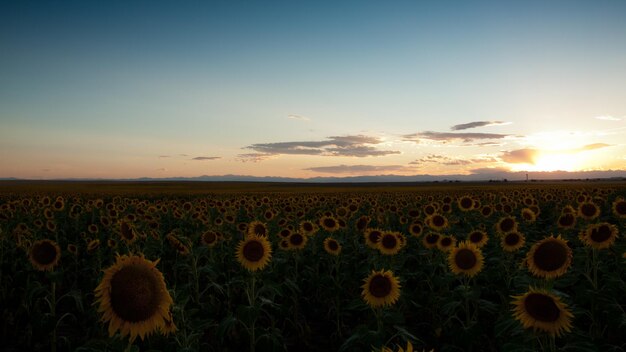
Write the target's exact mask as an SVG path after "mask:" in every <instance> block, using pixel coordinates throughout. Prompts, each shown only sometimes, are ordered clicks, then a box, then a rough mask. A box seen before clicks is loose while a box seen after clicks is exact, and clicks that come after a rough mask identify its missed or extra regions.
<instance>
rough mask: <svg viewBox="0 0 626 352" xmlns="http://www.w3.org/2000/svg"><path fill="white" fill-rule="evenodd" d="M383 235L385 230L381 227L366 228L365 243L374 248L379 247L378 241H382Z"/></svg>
mask: <svg viewBox="0 0 626 352" xmlns="http://www.w3.org/2000/svg"><path fill="white" fill-rule="evenodd" d="M382 235H383V232H382V231H381V230H380V229H372V228H368V229H366V230H365V233H364V234H363V236H364V237H365V244H366V245H367V246H368V247H370V248H372V249H378V241H380V238H381V237H382Z"/></svg>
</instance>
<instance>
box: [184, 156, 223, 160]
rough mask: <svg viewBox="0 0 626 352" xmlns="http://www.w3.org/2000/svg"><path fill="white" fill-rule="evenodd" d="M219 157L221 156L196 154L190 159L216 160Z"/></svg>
mask: <svg viewBox="0 0 626 352" xmlns="http://www.w3.org/2000/svg"><path fill="white" fill-rule="evenodd" d="M221 158H222V157H220V156H197V157H195V158H192V159H191V160H217V159H221Z"/></svg>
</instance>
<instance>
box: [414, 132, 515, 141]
mask: <svg viewBox="0 0 626 352" xmlns="http://www.w3.org/2000/svg"><path fill="white" fill-rule="evenodd" d="M508 136H509V135H508V134H499V133H465V132H463V133H454V132H433V131H426V132H418V133H413V134H406V135H404V136H402V137H403V138H404V140H405V141H413V142H419V141H420V140H431V141H438V142H444V143H447V142H452V141H463V142H472V141H474V140H477V139H480V140H484V139H502V138H505V137H508Z"/></svg>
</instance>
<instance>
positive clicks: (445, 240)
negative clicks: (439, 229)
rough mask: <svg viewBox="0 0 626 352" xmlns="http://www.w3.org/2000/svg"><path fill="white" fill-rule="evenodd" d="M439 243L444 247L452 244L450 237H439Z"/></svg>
mask: <svg viewBox="0 0 626 352" xmlns="http://www.w3.org/2000/svg"><path fill="white" fill-rule="evenodd" d="M440 243H441V245H442V246H444V247H449V246H450V245H452V239H451V238H450V237H444V238H442V239H441V242H440Z"/></svg>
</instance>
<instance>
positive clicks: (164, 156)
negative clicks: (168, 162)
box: [159, 155, 170, 159]
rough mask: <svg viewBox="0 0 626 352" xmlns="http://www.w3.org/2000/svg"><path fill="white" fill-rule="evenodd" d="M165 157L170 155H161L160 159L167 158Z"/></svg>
mask: <svg viewBox="0 0 626 352" xmlns="http://www.w3.org/2000/svg"><path fill="white" fill-rule="evenodd" d="M165 158H170V156H169V155H159V159H165Z"/></svg>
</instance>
